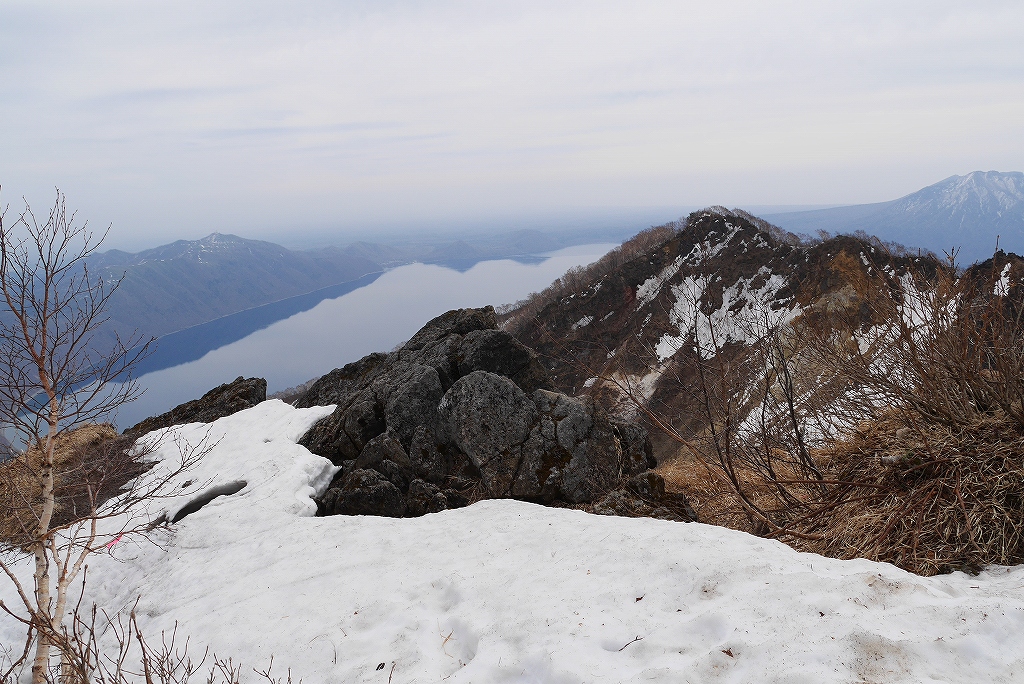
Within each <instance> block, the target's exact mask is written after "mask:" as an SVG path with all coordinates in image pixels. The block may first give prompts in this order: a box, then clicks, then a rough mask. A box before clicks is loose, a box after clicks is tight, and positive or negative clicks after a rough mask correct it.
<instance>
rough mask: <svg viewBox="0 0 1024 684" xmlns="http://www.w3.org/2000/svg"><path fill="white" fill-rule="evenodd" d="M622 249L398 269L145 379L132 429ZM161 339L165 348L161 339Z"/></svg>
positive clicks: (120, 420)
mask: <svg viewBox="0 0 1024 684" xmlns="http://www.w3.org/2000/svg"><path fill="white" fill-rule="evenodd" d="M614 246H615V245H613V244H594V245H579V246H575V247H567V248H565V249H561V250H558V251H556V252H551V253H549V254H547V255H546V256H547V258H546V259H544V260H543V261H542V262H541V263H537V264H524V263H520V262H517V261H512V260H509V259H502V260H496V261H482V262H480V263H478V264H476V265H475V266H473V267H472V268H470V269H469V270H467V271H465V272H459V271H456V270H453V269H450V268H446V267H443V266H436V265H427V264H409V265H406V266H400V267H398V268H395V269H392V270H390V271H388V272H386V273H384V274H383V275H382V276H380V277H379V278H378V279H376V280H375V281H373V282H372V283H370V284H369V285H367V286H365V287H362V288H359V289H357V290H355V291H353V292H350V293H348V294H345V295H343V296H341V297H338V298H335V299H328V300H325V301H323V302H321V303H320V304H318V305H317V306H315V307H314V308H312V309H310V310H308V311H304V312H302V313H299V314H296V315H294V316H290V317H289V318H285V319H283V320H281V321H278V322H276V323H273V324H272V325H270V326H268V327H266V328H263V329H262V330H257V331H256V332H254V333H252V334H250V335H248V336H247V337H244V338H242V339H241V340H238V341H237V342H233V343H231V344H227V345H225V346H222V347H219V348H217V349H214V350H212V351H210V352H208V353H207V354H206V355H205V356H203V357H202V358H200V359H198V360H196V361H192V362H189V363H184V364H181V365H178V366H174V367H172V368H167V369H164V370H159V371H156V372H153V373H149V374H147V375H143V376H142V377H141V378H139V380H140V382H141V384H142V386H143V387H145V389H146V392H145V394H144V395H143V396H142V397H141V398H140V399H138V400H137V401H135V402H133V403H131V404H129V405H127V406H125V407H123V408H122V409H121V410H120V412H119V413H118V415H117V420H116V422H117V425H118V426H119V427H120V428H121V429H124V428H126V427H130V426H132V425H134V424H135V423H137V422H139V421H140V420H143V419H144V418H147V417H149V416H153V415H158V414H160V413H163V412H165V411H167V410H169V409H171V408H173V407H174V406H176V405H178V404H180V403H182V402H185V401H188V400H190V399H197V398H199V397H200V396H202V395H203V394H204V393H206V392H207V391H208V390H210V389H212V388H214V387H216V386H217V385H220V384H222V383H225V382H230V381H231V380H234V379H235V378H237V377H238V376H240V375H242V376H245V377H254V376H255V377H262V378H266V379H267V385H268V388H267V389H268V393H273V392H277V391H280V390H282V389H286V388H288V387H292V386H295V385H298V384H299V383H302V382H305V381H307V380H309V379H310V378H313V377H316V376H319V375H323V374H325V373H328V372H330V371H331V370H333V369H334V368H339V367H341V366H343V365H345V364H346V363H349V362H351V361H355V360H357V359H359V358H361V357H363V356H365V355H366V354H369V353H371V352H375V351H385V352H386V351H390V350H391V349H393V348H394V347H396V346H397V345H398V344H400V343H402V342H404V341H405V340H407V339H409V338H410V337H412V335H413V334H414V333H415V332H416V331H417V330H419V329H420V328H421V327H423V325H424V324H425V323H426V322H427V321H429V320H430V319H431V318H434V317H435V316H438V315H440V314H442V313H444V312H445V311H448V310H449V309H456V308H463V307H476V306H485V305H487V304H493V305H495V306H497V305H499V304H503V303H506V302H513V301H516V300H519V299H522V298H523V297H525V296H526V295H528V294H529V293H531V292H536V291H539V290H542V289H544V288H545V287H547V286H548V285H550V284H551V282H552V281H554V280H555V279H556V278H558V277H559V276H561V275H562V274H563V273H565V271H567V270H568V269H570V268H572V267H574V266H579V265H583V264H589V263H591V262H593V261H596V260H597V259H599V258H600V257H601V256H602V255H603V254H605V253H606V252H608V250H610V249H611V248H612V247H614ZM158 342H159V341H158Z"/></svg>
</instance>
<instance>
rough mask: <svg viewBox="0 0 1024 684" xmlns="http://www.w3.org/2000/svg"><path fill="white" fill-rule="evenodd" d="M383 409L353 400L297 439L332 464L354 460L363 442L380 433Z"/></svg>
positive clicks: (373, 402) (366, 400)
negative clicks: (345, 407) (343, 408)
mask: <svg viewBox="0 0 1024 684" xmlns="http://www.w3.org/2000/svg"><path fill="white" fill-rule="evenodd" d="M385 428H386V423H385V422H384V407H383V406H381V405H380V404H378V403H377V402H376V401H374V399H373V396H372V394H371V395H370V397H369V398H366V399H364V400H362V401H356V402H355V403H353V404H350V405H349V406H348V407H347V410H344V411H341V410H338V409H335V411H334V413H332V414H331V415H329V416H327V417H326V418H324V419H322V420H319V421H317V422H316V423H315V424H314V425H313V427H311V428H310V429H309V430H308V431H307V432H306V434H304V435H303V436H302V438H301V439H300V440H299V444H301V445H302V446H304V447H306V448H307V449H309V450H310V451H312V452H313V453H314V454H318V455H320V456H324V457H325V458H329V459H330V460H331V462H332V463H334V464H335V465H337V464H339V463H341V462H343V461H346V460H349V459H356V458H358V457H359V454H360V453H361V452H362V450H363V447H365V446H366V443H367V442H369V441H370V440H371V439H373V438H374V437H376V436H377V435H379V434H381V433H383V432H384V430H385Z"/></svg>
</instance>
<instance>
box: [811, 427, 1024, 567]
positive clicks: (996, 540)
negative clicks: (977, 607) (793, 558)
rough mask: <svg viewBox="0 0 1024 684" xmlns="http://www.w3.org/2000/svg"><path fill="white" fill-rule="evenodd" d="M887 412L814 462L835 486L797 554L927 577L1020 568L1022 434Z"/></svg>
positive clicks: (1023, 545)
mask: <svg viewBox="0 0 1024 684" xmlns="http://www.w3.org/2000/svg"><path fill="white" fill-rule="evenodd" d="M914 418H917V417H915V416H909V415H906V414H898V413H893V414H889V415H887V416H885V417H883V418H881V419H879V420H875V421H871V422H866V423H862V424H861V425H860V426H859V427H858V429H857V430H856V431H854V432H853V434H851V435H850V437H849V438H848V439H846V440H844V441H842V442H839V443H837V444H836V445H835V446H834V447H833V448H832V449H830V450H829V451H827V452H825V453H822V454H820V459H821V462H822V463H823V465H824V466H825V467H826V468H827V469H828V470H829V471H831V472H832V473H833V474H834V477H835V479H836V480H837V481H841V482H846V483H849V484H847V485H840V486H837V487H835V488H834V489H833V490H832V492H831V493H830V495H829V497H827V498H826V499H825V500H824V501H822V502H821V503H820V505H819V507H820V512H819V513H818V514H817V515H815V516H814V517H813V519H809V520H807V521H806V522H805V523H801V524H798V525H797V526H796V527H795V529H798V530H800V531H801V532H803V533H805V534H809V535H815V536H816V537H817V538H816V539H813V540H807V539H804V540H798V542H797V543H796V545H797V546H799V547H801V548H802V549H803V550H807V551H814V552H816V553H821V554H823V555H827V556H833V557H836V558H853V557H862V558H868V559H870V560H877V561H885V562H889V563H893V564H895V565H898V566H900V567H901V568H904V569H906V570H910V571H912V572H915V573H918V574H921V575H934V574H937V573H942V572H950V571H953V570H965V571H971V572H976V571H978V570H979V569H981V568H982V567H984V566H985V565H988V564H1000V565H1014V564H1017V563H1022V562H1024V435H1022V434H1021V433H1020V430H1019V429H1018V426H1017V425H1016V423H1015V421H1012V420H1009V419H1007V417H1006V416H1004V415H1001V414H996V415H992V416H985V417H979V418H978V419H977V420H976V421H974V422H973V423H972V424H970V425H960V426H956V427H950V426H948V425H942V424H934V423H933V424H922V423H921V422H920V421H919V420H918V421H917V422H915V421H914Z"/></svg>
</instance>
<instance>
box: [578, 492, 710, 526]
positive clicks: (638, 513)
mask: <svg viewBox="0 0 1024 684" xmlns="http://www.w3.org/2000/svg"><path fill="white" fill-rule="evenodd" d="M594 513H596V514H598V515H618V516H622V517H624V518H658V519H660V520H672V521H675V522H690V520H691V518H687V517H686V516H684V515H681V514H679V513H677V512H675V511H673V510H671V509H669V508H666V507H665V506H661V505H658V504H657V503H653V504H652V503H650V502H647V501H645V500H643V499H641V498H640V497H638V496H636V494H634V493H633V492H631V491H629V490H627V489H616V490H615V491H613V492H610V493H609V494H608V495H607V496H605V497H604V498H603V499H601V500H600V501H598V502H597V503H596V504H594Z"/></svg>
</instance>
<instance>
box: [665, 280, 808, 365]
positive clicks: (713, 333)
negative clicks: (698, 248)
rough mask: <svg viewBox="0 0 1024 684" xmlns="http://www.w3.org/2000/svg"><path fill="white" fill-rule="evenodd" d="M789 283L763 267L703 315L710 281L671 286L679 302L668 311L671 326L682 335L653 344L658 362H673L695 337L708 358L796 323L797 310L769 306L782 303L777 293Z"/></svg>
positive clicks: (734, 284)
mask: <svg viewBox="0 0 1024 684" xmlns="http://www.w3.org/2000/svg"><path fill="white" fill-rule="evenodd" d="M758 277H761V278H764V284H763V285H761V286H760V287H757V288H754V287H751V283H752V282H753V281H754V280H755V279H756V278H758ZM785 284H786V278H785V277H784V276H781V275H779V274H777V273H772V272H771V270H770V269H769V268H768V267H767V266H762V267H761V268H760V269H759V270H758V273H757V274H756V275H755V276H754V277H753V278H751V279H749V280H748V279H746V278H740V279H738V280H737V281H736V282H735V283H733V284H732V285H730V286H729V287H727V288H725V290H724V291H723V293H722V305H721V306H720V307H719V308H718V309H716V310H714V311H712V312H711V313H710V314H707V315H705V314H704V313H703V311H702V310H701V302H702V300H703V299H704V294H705V292H706V291H707V288H708V285H709V282H708V278H707V277H706V276H696V277H694V276H689V277H687V278H684V279H683V280H682V281H681V282H680V283H679V284H677V285H673V286H672V294H673V295H674V296H675V302H674V303H673V305H672V310H671V311H669V322H670V323H671V324H672V325H674V326H675V327H676V330H677V331H678V334H671V333H666V334H664V335H662V336H661V339H659V340H658V343H657V344H656V345H655V352H656V353H657V355H658V360H659V361H664V360H665V359H667V358H669V357H671V356H672V355H673V354H675V353H676V352H677V351H679V350H680V349H682V348H683V346H684V345H686V344H687V343H688V342H689V341H690V339H691V337H693V338H694V339H695V340H696V342H697V348H698V350H699V351H700V353H701V355H702V356H703V357H704V358H710V356H711V355H713V354H714V350H715V349H716V348H717V347H719V346H721V345H724V344H726V343H727V342H745V343H748V344H749V343H752V342H755V341H757V340H758V339H760V338H761V337H762V336H763V335H764V333H765V332H766V331H767V330H770V329H771V328H773V327H774V326H777V325H780V324H782V323H786V322H788V321H790V320H792V319H793V318H794V317H795V316H796V315H797V313H799V310H798V308H797V306H796V305H795V304H794V303H787V302H780V303H782V304H788V305H787V306H783V307H780V308H779V309H777V310H775V309H772V308H771V303H772V302H773V301H777V300H778V293H779V291H780V290H781V289H782V288H783V287H784V286H785Z"/></svg>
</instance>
